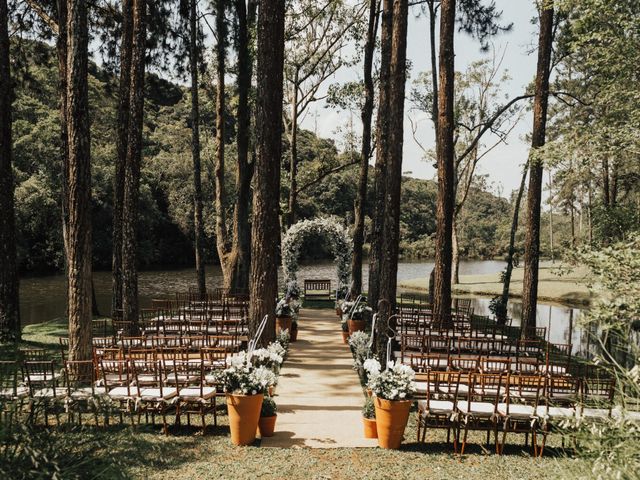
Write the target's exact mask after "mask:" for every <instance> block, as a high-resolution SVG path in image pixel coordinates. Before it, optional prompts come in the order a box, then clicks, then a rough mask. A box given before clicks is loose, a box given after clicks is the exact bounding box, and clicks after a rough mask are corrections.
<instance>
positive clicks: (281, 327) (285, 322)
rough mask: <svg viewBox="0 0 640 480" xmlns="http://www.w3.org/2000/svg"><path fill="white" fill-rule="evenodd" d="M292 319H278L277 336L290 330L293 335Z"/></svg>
mask: <svg viewBox="0 0 640 480" xmlns="http://www.w3.org/2000/svg"><path fill="white" fill-rule="evenodd" d="M292 320H293V319H292V318H291V317H276V335H280V333H282V332H284V331H285V330H288V331H289V333H290V334H291V322H292Z"/></svg>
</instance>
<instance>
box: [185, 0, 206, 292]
mask: <svg viewBox="0 0 640 480" xmlns="http://www.w3.org/2000/svg"><path fill="white" fill-rule="evenodd" d="M189 30H190V32H189V33H190V38H189V69H190V70H191V158H192V160H193V230H194V237H195V245H194V247H195V249H194V250H195V261H196V283H197V285H198V295H199V297H200V298H201V299H202V298H204V297H205V295H206V293H207V281H206V277H205V263H204V258H205V256H204V223H203V220H202V176H201V164H200V105H199V97H198V8H197V1H196V0H189Z"/></svg>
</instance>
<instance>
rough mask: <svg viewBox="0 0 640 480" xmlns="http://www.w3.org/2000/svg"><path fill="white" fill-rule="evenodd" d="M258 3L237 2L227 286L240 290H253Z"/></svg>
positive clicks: (242, 0)
mask: <svg viewBox="0 0 640 480" xmlns="http://www.w3.org/2000/svg"><path fill="white" fill-rule="evenodd" d="M256 6H257V5H256V2H255V1H253V0H250V1H249V5H248V9H247V6H246V4H245V0H237V1H236V11H237V15H238V79H237V83H238V112H237V130H236V145H237V150H238V168H237V173H236V191H237V200H236V204H235V208H234V212H233V243H232V247H231V253H230V255H229V257H228V259H227V269H228V270H229V276H230V280H229V284H228V285H225V288H229V289H232V290H234V291H237V292H246V291H248V289H249V268H250V264H251V229H250V226H249V225H250V224H249V210H250V202H251V179H252V177H253V163H252V162H250V161H249V145H250V136H249V135H250V134H249V131H250V126H251V110H250V106H249V92H250V90H251V76H252V70H253V69H252V65H253V55H252V54H251V48H250V44H251V34H250V29H251V27H252V26H253V25H254V22H255V15H256Z"/></svg>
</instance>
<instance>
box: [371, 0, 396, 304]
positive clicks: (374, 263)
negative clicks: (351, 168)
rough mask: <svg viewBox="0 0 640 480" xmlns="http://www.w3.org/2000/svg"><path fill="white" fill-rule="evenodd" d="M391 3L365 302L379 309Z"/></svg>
mask: <svg viewBox="0 0 640 480" xmlns="http://www.w3.org/2000/svg"><path fill="white" fill-rule="evenodd" d="M392 21H393V0H383V6H382V26H381V30H380V91H379V96H378V118H377V121H376V141H377V145H376V163H375V176H374V191H375V193H374V195H375V197H374V205H373V207H374V209H373V210H374V212H373V227H372V232H371V251H370V252H369V292H368V301H369V305H371V306H372V307H373V308H374V309H376V310H377V308H378V299H379V294H380V291H379V289H380V278H379V276H380V268H381V261H382V231H383V225H384V215H385V211H384V210H385V196H386V193H385V192H386V181H385V179H386V161H387V157H388V148H389V109H390V105H389V95H390V91H389V84H390V75H391V42H392V40H391V37H392V31H393V24H392Z"/></svg>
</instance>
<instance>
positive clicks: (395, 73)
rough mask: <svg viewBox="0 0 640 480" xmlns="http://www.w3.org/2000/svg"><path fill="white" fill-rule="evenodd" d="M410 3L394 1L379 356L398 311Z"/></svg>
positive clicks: (406, 0)
mask: <svg viewBox="0 0 640 480" xmlns="http://www.w3.org/2000/svg"><path fill="white" fill-rule="evenodd" d="M408 12H409V1H408V0H394V2H393V21H392V24H393V27H392V42H391V66H390V74H391V75H390V79H389V80H390V82H389V83H390V88H389V114H390V115H389V116H390V121H389V127H390V129H389V149H388V157H387V161H386V165H387V167H386V184H387V186H386V189H385V191H386V195H385V201H386V203H387V205H386V207H385V215H384V226H383V234H382V261H381V269H380V309H379V311H378V314H379V316H378V322H377V324H376V329H377V333H378V337H377V338H378V356H379V357H380V356H381V355H382V354H383V353H384V351H385V350H384V345H385V344H386V341H387V332H388V326H389V317H390V316H391V315H392V314H393V312H394V311H395V308H396V287H397V281H398V247H399V244H400V191H401V184H402V146H403V121H404V97H405V82H406V69H407V61H406V60H407V16H408Z"/></svg>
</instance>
